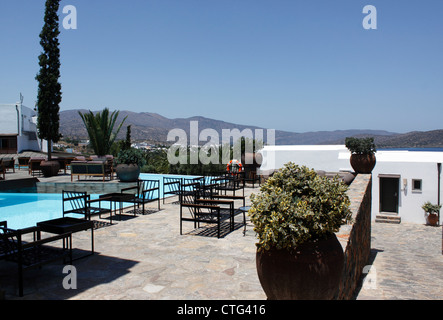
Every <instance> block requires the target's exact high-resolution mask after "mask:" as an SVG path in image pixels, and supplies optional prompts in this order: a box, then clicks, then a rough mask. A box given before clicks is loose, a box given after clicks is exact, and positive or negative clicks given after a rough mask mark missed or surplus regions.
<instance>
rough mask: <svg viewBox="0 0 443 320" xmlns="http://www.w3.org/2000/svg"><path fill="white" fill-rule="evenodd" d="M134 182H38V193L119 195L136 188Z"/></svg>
mask: <svg viewBox="0 0 443 320" xmlns="http://www.w3.org/2000/svg"><path fill="white" fill-rule="evenodd" d="M136 185H137V183H135V182H118V183H113V182H107V183H102V182H75V183H72V182H66V183H61V182H54V183H53V182H38V183H37V192H38V193H62V191H63V190H64V191H72V192H85V191H86V192H87V193H91V194H106V193H120V192H121V190H122V189H123V188H129V187H134V186H136Z"/></svg>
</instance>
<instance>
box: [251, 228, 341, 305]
mask: <svg viewBox="0 0 443 320" xmlns="http://www.w3.org/2000/svg"><path fill="white" fill-rule="evenodd" d="M256 259H257V260H256V262H257V273H258V277H259V279H260V283H261V285H262V287H263V290H264V291H265V294H266V296H267V297H268V299H269V300H331V299H333V297H334V295H335V293H336V292H337V290H338V287H339V283H340V280H341V276H342V270H343V265H344V254H343V249H342V246H341V244H340V243H339V241H338V240H337V237H336V236H335V235H334V234H333V235H331V236H330V237H329V238H328V239H326V240H318V241H308V242H305V243H303V244H302V245H300V247H298V248H297V249H295V250H292V251H289V250H286V249H283V250H277V249H271V250H264V251H261V252H257V258H256Z"/></svg>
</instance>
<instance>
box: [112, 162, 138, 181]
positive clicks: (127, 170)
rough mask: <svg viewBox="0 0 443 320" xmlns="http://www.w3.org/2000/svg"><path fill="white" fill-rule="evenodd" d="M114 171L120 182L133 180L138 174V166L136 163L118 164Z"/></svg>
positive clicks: (135, 179)
mask: <svg viewBox="0 0 443 320" xmlns="http://www.w3.org/2000/svg"><path fill="white" fill-rule="evenodd" d="M115 172H116V173H117V177H118V178H119V179H120V181H121V182H134V181H137V179H138V177H139V175H140V167H139V166H138V165H136V164H119V165H117V167H116V168H115Z"/></svg>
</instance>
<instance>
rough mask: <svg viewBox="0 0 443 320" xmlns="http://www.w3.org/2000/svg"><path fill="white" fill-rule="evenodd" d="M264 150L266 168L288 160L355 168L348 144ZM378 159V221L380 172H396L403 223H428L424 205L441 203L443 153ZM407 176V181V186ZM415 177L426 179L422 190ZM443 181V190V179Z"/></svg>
mask: <svg viewBox="0 0 443 320" xmlns="http://www.w3.org/2000/svg"><path fill="white" fill-rule="evenodd" d="M261 153H262V155H263V162H262V166H261V167H260V170H262V171H268V170H275V169H279V168H282V167H283V166H284V165H285V164H286V163H288V162H294V163H296V164H298V165H305V166H307V167H309V168H313V169H315V170H325V171H330V172H337V171H353V170H352V167H351V166H350V163H349V158H350V152H349V151H348V150H347V148H346V147H345V146H317V145H316V146H298V145H297V146H266V147H265V148H264V149H263V150H262V151H261ZM376 158H377V164H376V166H375V168H374V170H373V171H372V219H373V220H375V217H376V215H377V214H378V213H379V193H380V189H379V183H380V182H379V175H380V174H387V175H389V174H392V175H399V176H400V189H401V190H400V193H399V213H398V214H399V216H400V217H401V219H402V222H411V223H425V222H426V220H425V216H424V212H423V209H421V206H422V205H423V204H424V203H425V202H426V201H430V202H432V203H434V204H436V203H437V200H438V171H437V163H443V152H424V151H399V150H392V151H383V150H381V151H378V152H377V153H376ZM403 179H406V181H407V185H406V188H404V187H403ZM412 179H421V180H422V191H421V192H415V191H414V192H413V191H412ZM442 179H443V177H442ZM441 183H442V189H443V180H442V182H441ZM440 192H442V190H441V191H440ZM441 201H443V196H442V194H441Z"/></svg>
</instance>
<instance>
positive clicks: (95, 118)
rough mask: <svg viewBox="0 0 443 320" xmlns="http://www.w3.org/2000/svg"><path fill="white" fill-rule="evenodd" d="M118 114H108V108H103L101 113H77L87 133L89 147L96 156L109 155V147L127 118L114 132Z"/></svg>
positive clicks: (115, 112)
mask: <svg viewBox="0 0 443 320" xmlns="http://www.w3.org/2000/svg"><path fill="white" fill-rule="evenodd" d="M118 114H119V111H114V112H112V114H110V112H109V109H108V108H105V109H104V110H103V111H102V112H97V113H96V114H94V113H93V112H92V111H89V113H84V114H83V113H81V112H79V115H80V117H81V118H82V120H83V123H84V124H85V127H86V130H87V131H88V135H89V141H90V144H91V147H92V149H93V150H94V152H95V154H96V155H98V156H104V155H107V154H109V152H110V150H111V146H112V144H113V143H114V141H115V139H116V138H117V135H118V133H119V131H120V129H121V127H122V125H123V123H124V122H125V120H126V118H127V117H125V118H124V119H123V121H122V122H121V123H120V124H119V126H118V127H117V129H116V130H115V131H114V126H115V123H116V121H117V118H118Z"/></svg>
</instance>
